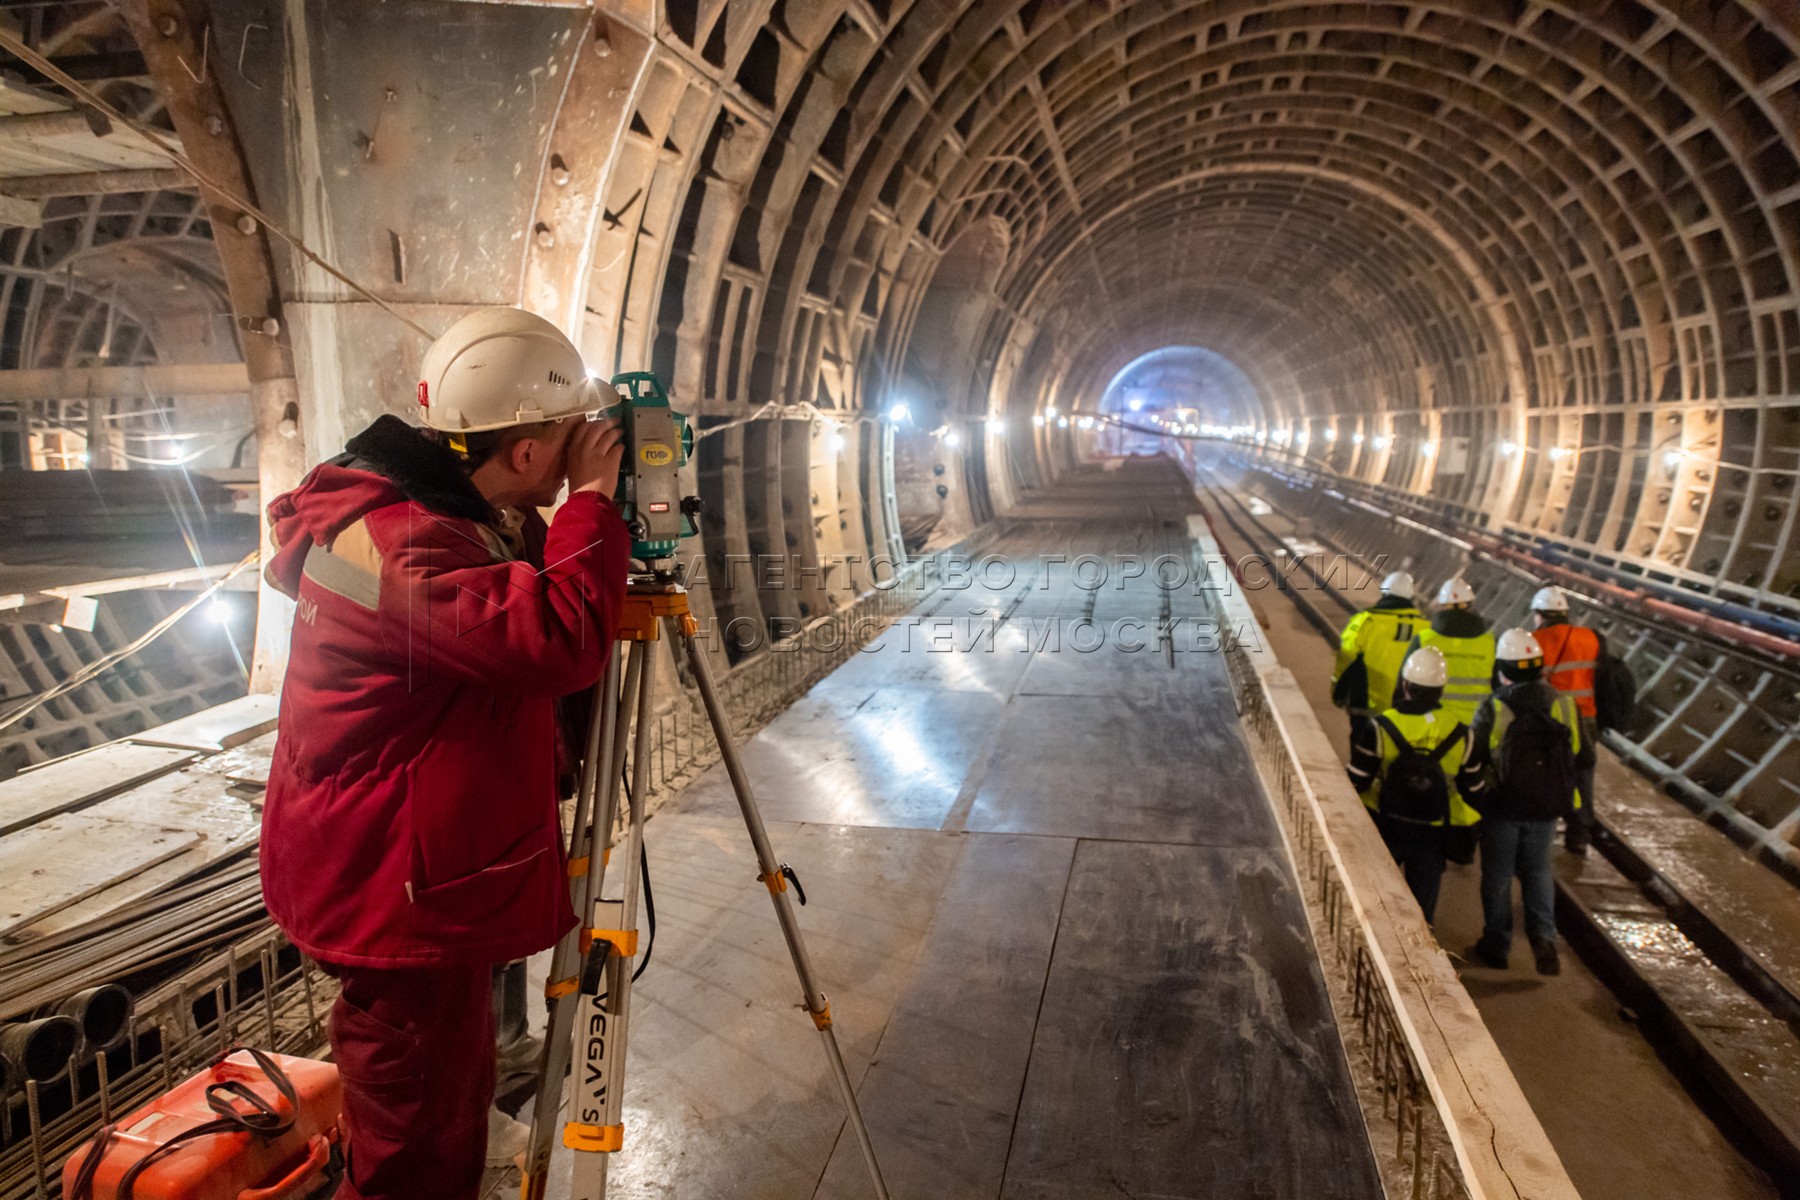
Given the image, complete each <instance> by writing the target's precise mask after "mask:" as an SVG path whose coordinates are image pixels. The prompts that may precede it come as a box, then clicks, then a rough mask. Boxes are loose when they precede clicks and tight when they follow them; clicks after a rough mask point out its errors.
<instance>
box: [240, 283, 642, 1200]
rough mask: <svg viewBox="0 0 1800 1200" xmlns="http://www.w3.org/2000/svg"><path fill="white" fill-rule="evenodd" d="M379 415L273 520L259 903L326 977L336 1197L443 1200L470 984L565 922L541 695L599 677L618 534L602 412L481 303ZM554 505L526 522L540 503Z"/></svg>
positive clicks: (467, 1149) (466, 1078) (486, 1087)
mask: <svg viewBox="0 0 1800 1200" xmlns="http://www.w3.org/2000/svg"><path fill="white" fill-rule="evenodd" d="M421 373H422V375H423V377H424V378H423V380H422V382H421V383H420V384H419V392H418V398H419V403H420V404H421V405H422V406H423V410H424V411H423V414H422V415H423V420H424V425H425V428H423V429H420V428H418V427H415V426H412V425H409V424H407V423H406V422H404V421H402V420H400V419H399V418H398V417H394V416H383V417H381V418H379V419H378V420H376V422H375V423H374V424H373V425H371V426H369V427H368V428H367V429H366V430H364V431H363V432H362V433H359V434H358V435H357V436H356V437H354V438H352V439H351V440H350V443H349V444H348V446H347V447H346V448H345V452H344V454H342V455H341V456H339V457H338V458H335V459H332V460H331V461H330V462H327V463H324V464H322V465H321V466H319V467H317V468H316V469H315V470H313V472H312V473H311V474H310V475H308V476H307V477H306V479H305V480H304V481H303V482H302V483H301V484H300V486H299V487H297V488H295V489H294V490H293V491H291V492H288V493H287V494H286V495H283V496H279V497H277V498H276V499H275V501H274V503H272V504H271V505H270V506H269V518H270V522H271V526H272V530H271V533H272V537H273V540H274V542H275V545H276V549H275V552H274V556H273V558H272V560H271V562H270V563H269V566H268V571H267V574H268V579H269V582H270V583H271V584H272V585H273V586H275V587H276V588H279V589H280V590H281V591H283V592H285V593H286V594H287V595H288V596H290V597H292V598H293V599H294V601H295V604H296V610H295V617H294V626H293V640H292V650H291V655H290V659H289V664H288V670H287V677H286V681H285V683H284V686H283V688H282V696H281V721H280V737H279V740H278V741H277V743H276V747H275V761H274V765H273V768H272V769H271V771H270V775H269V788H268V795H267V802H266V807H265V808H264V811H263V836H262V878H263V895H264V897H265V899H266V901H267V903H268V908H269V913H270V915H271V916H273V917H274V918H275V921H276V923H277V924H279V925H280V926H281V928H282V930H283V931H284V932H286V934H287V935H288V937H289V938H290V939H292V941H293V943H294V945H296V946H298V947H299V948H300V949H301V950H303V951H305V952H306V953H307V954H308V955H310V956H312V957H313V958H314V959H316V960H318V961H319V963H320V965H321V966H322V967H323V968H324V969H325V970H326V971H328V972H329V973H331V974H332V975H334V976H336V977H337V979H338V980H339V981H340V982H341V984H342V992H341V994H340V996H339V998H338V1000H337V1003H336V1005H335V1006H334V1007H333V1009H332V1012H331V1022H330V1031H329V1032H330V1037H331V1046H332V1050H333V1053H334V1055H335V1057H336V1060H337V1063H338V1066H339V1069H340V1071H341V1074H342V1078H343V1085H344V1118H345V1124H346V1127H347V1133H348V1142H347V1145H348V1158H349V1172H348V1177H347V1179H346V1181H345V1184H344V1186H343V1189H342V1190H341V1191H340V1192H339V1193H338V1194H339V1197H340V1200H358V1198H361V1200H377V1198H380V1200H401V1198H405V1200H414V1198H416V1200H461V1198H464V1197H468V1198H471V1200H472V1198H473V1197H474V1196H475V1195H476V1194H477V1190H478V1188H479V1186H480V1182H481V1174H482V1168H483V1161H484V1157H485V1155H484V1150H485V1142H486V1135H487V1130H486V1125H487V1115H488V1108H489V1106H490V1104H491V1103H492V1100H493V1091H494V1034H493V1017H492V1008H491V1002H490V995H491V991H490V988H491V985H490V972H491V970H492V968H493V967H494V966H495V964H498V963H503V962H507V961H509V960H512V959H518V958H523V957H525V956H526V955H528V954H532V953H535V952H536V951H539V950H542V949H544V948H545V947H547V946H550V945H551V944H553V943H554V942H555V941H556V939H557V938H558V937H560V936H561V935H562V934H563V933H564V932H565V931H566V930H568V929H569V928H571V927H572V926H573V925H574V923H575V914H574V912H573V911H572V909H571V907H570V904H569V894H568V879H567V876H566V873H565V871H566V868H565V865H564V862H563V849H562V837H561V831H560V826H559V821H558V812H557V804H558V789H557V777H558V773H559V763H558V755H559V750H560V748H559V735H558V725H557V716H556V704H557V700H558V698H559V697H562V696H566V695H569V694H571V693H575V692H579V691H581V690H583V689H585V688H588V687H591V686H592V685H593V684H594V682H595V681H596V680H597V679H599V677H600V673H601V668H602V667H603V666H604V664H605V662H606V656H607V654H608V653H609V652H610V651H611V648H612V643H613V638H614V635H615V633H616V628H617V620H618V612H619V607H620V604H621V602H622V598H623V593H624V588H625V577H626V574H627V571H628V568H629V556H630V546H631V537H630V535H629V534H628V533H627V532H626V529H625V525H624V523H623V521H621V519H620V517H619V514H618V511H617V509H615V508H614V507H613V503H612V499H611V497H612V494H613V491H614V488H615V485H616V481H617V478H618V472H619V459H620V454H621V446H620V433H619V431H618V429H617V428H616V427H615V426H614V425H613V424H612V423H610V422H597V421H589V420H586V419H584V414H587V413H591V412H594V411H596V410H597V409H598V407H599V406H600V404H601V403H602V402H603V401H604V402H608V403H610V402H612V400H613V397H612V395H611V394H610V393H609V392H603V391H600V390H598V389H596V388H595V387H594V385H593V384H592V382H591V381H590V380H589V378H588V375H587V371H586V368H585V366H584V365H583V363H582V361H581V356H580V354H579V353H578V352H577V351H576V349H575V347H574V346H573V345H572V344H571V343H570V342H569V340H568V338H566V337H565V336H563V334H562V332H561V331H560V330H558V329H557V328H556V327H555V326H553V325H551V324H550V323H549V322H548V321H544V320H542V319H541V318H539V317H536V316H533V315H532V314H530V313H526V312H523V311H521V310H517V309H506V308H497V309H483V310H480V311H478V312H476V313H473V314H471V315H469V316H467V317H464V318H463V319H462V320H460V321H458V322H457V323H456V324H455V325H453V326H452V327H451V328H450V329H449V331H448V332H446V333H445V334H444V335H443V337H441V338H439V339H438V340H437V341H436V342H435V343H433V345H432V347H431V349H430V350H429V351H428V352H427V353H426V355H425V360H424V363H423V369H422V372H421ZM565 481H566V482H567V484H568V486H569V489H570V495H569V497H568V499H567V501H565V502H564V503H563V505H562V507H561V508H560V509H558V510H557V512H556V516H555V519H554V521H553V522H552V523H550V524H549V525H548V526H546V525H545V523H544V521H543V519H542V518H541V517H539V515H538V512H537V510H538V508H539V507H542V506H546V505H550V504H553V503H554V502H555V500H556V497H557V496H558V494H559V493H560V492H561V490H562V487H563V485H564V482H565Z"/></svg>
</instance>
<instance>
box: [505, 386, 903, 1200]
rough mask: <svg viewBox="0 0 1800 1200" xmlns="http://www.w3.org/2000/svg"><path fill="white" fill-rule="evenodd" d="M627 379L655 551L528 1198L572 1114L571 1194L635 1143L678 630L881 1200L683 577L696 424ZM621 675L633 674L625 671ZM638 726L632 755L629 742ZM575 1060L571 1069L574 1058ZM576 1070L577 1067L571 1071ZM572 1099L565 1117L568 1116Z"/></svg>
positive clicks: (560, 962) (584, 827)
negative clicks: (650, 912)
mask: <svg viewBox="0 0 1800 1200" xmlns="http://www.w3.org/2000/svg"><path fill="white" fill-rule="evenodd" d="M612 385H613V387H614V388H616V389H621V392H622V394H621V397H620V403H619V404H618V405H617V406H616V407H609V408H606V409H603V410H601V411H599V412H597V413H595V414H593V416H591V417H590V418H589V419H590V420H598V419H603V418H608V417H614V416H616V417H617V418H618V419H619V421H620V423H621V425H622V426H623V432H624V435H625V436H624V445H625V452H624V459H623V466H622V467H621V469H620V477H619V489H618V492H617V495H616V497H615V499H616V501H617V503H618V506H619V512H620V514H621V515H622V516H623V517H624V518H625V523H626V527H627V528H628V529H629V530H630V531H631V536H632V548H631V555H632V558H633V559H635V560H637V561H638V562H641V563H643V564H644V567H645V569H644V570H642V571H637V570H634V571H633V573H632V575H631V577H630V580H629V581H628V583H627V585H626V592H625V604H624V608H623V610H622V612H621V615H620V619H619V635H618V641H619V645H618V646H617V647H616V648H615V650H616V651H620V652H622V651H624V650H625V649H626V648H627V647H629V652H630V653H629V659H628V661H627V662H626V663H625V665H624V666H623V668H621V666H620V663H619V659H620V653H618V652H615V653H613V654H610V655H608V656H607V661H606V669H605V672H604V674H603V676H602V678H601V680H600V683H599V684H598V685H597V687H596V688H595V691H594V705H593V716H592V719H591V720H590V721H589V724H588V732H587V744H586V753H585V755H584V757H583V760H582V771H581V778H580V782H579V785H578V786H577V789H576V792H575V805H574V820H573V822H572V823H571V826H570V831H569V847H568V849H569V856H568V859H569V893H570V899H571V901H572V902H573V903H574V906H575V912H576V915H577V918H578V924H577V927H576V928H575V929H573V930H571V931H570V932H569V933H568V934H566V935H565V936H564V937H563V938H562V940H561V941H559V942H558V943H557V944H556V948H555V950H554V951H552V955H551V962H550V978H549V980H548V982H547V983H546V984H545V987H544V996H545V998H546V1001H547V1002H548V1005H549V1010H550V1011H549V1025H548V1027H547V1028H546V1029H545V1031H544V1051H543V1058H542V1059H541V1061H540V1064H539V1070H538V1084H537V1093H536V1095H535V1096H534V1097H533V1099H532V1109H531V1142H530V1144H529V1146H528V1148H527V1149H526V1151H525V1170H524V1181H523V1184H522V1185H521V1189H520V1194H521V1196H522V1197H523V1200H543V1197H544V1195H545V1191H546V1188H547V1185H548V1182H549V1174H550V1159H551V1152H552V1142H551V1134H552V1130H553V1126H554V1125H555V1124H556V1122H557V1121H558V1120H559V1119H561V1120H562V1143H563V1145H565V1146H567V1147H568V1148H569V1149H571V1150H573V1151H575V1165H574V1172H573V1186H572V1187H571V1189H570V1193H569V1194H570V1197H571V1198H572V1200H601V1198H602V1197H604V1196H605V1195H606V1173H607V1166H608V1163H609V1161H610V1158H611V1155H612V1154H613V1153H615V1152H617V1151H618V1150H619V1149H620V1147H621V1146H623V1144H624V1138H625V1124H624V1098H625V1052H626V1044H627V1031H628V1029H629V1026H630V1019H631V984H632V969H633V965H634V964H635V963H636V962H637V955H638V915H637V914H638V897H639V894H640V889H641V887H642V885H643V872H642V864H643V861H644V857H643V845H644V792H645V789H646V787H647V786H648V782H649V774H648V767H649V749H650V745H649V742H650V727H651V725H652V724H653V723H654V717H655V700H656V696H655V686H656V664H655V663H654V662H653V661H652V655H653V653H654V651H655V644H656V642H657V641H658V640H659V638H660V637H661V631H662V630H663V629H664V628H667V630H668V631H669V634H670V636H671V637H672V638H673V639H674V640H676V641H678V642H679V643H680V645H681V648H682V650H683V652H684V653H685V654H686V657H687V664H688V668H689V670H690V671H691V672H692V673H693V677H694V682H695V684H696V686H697V687H698V689H699V692H700V701H701V703H702V705H703V706H704V707H705V709H706V716H707V720H708V721H709V723H710V724H711V725H712V731H713V737H714V738H715V739H716V740H717V741H718V745H719V756H720V758H721V759H722V760H723V762H724V764H725V770H726V772H727V773H728V774H729V775H730V776H731V786H732V790H733V791H734V792H735V793H736V794H737V802H738V808H739V810H740V811H741V812H742V814H743V817H744V825H745V827H746V828H747V829H748V830H749V833H750V842H751V845H752V846H753V847H754V848H755V851H756V862H757V869H758V872H759V873H758V875H757V878H758V879H759V880H761V882H762V883H763V885H764V886H765V887H767V888H768V891H769V898H770V899H771V900H772V901H773V902H774V904H775V917H776V920H778V921H779V922H780V923H781V933H782V936H783V937H784V938H785V939H786V940H787V947H788V954H789V956H790V957H792V959H793V962H794V973H795V974H796V975H797V976H799V980H800V987H801V991H802V993H803V996H804V1001H805V1007H806V1011H807V1013H808V1014H809V1015H810V1016H811V1017H812V1021H813V1024H814V1025H815V1026H816V1027H817V1028H818V1030H819V1034H820V1037H821V1039H822V1041H823V1044H824V1047H825V1057H826V1058H827V1059H828V1060H829V1061H830V1063H831V1070H832V1074H833V1075H834V1076H835V1077H836V1079H837V1085H838V1091H839V1092H840V1093H841V1094H842V1096H843V1100H844V1110H845V1113H846V1115H847V1117H848V1118H849V1122H850V1128H851V1129H852V1130H853V1131H854V1132H855V1134H856V1140H857V1143H858V1144H859V1145H860V1146H861V1148H862V1153H863V1161H864V1162H865V1164H867V1166H868V1169H869V1178H870V1181H871V1182H872V1183H873V1184H874V1194H875V1196H876V1197H878V1200H887V1197H888V1191H887V1185H886V1184H885V1183H884V1182H883V1180H882V1177H881V1167H880V1166H879V1165H878V1164H877V1162H876V1161H875V1149H874V1146H873V1145H872V1144H871V1143H870V1141H869V1130H868V1126H867V1125H865V1124H864V1123H863V1118H862V1110H861V1109H860V1108H858V1106H857V1103H856V1091H855V1089H854V1088H853V1087H852V1085H851V1083H850V1073H849V1071H848V1070H846V1069H845V1067H844V1056H843V1054H842V1053H841V1052H840V1051H839V1049H838V1044H837V1035H836V1034H834V1033H833V1032H832V1028H831V1006H830V1005H829V1004H828V1003H827V1002H826V999H825V994H824V993H823V992H821V991H820V990H819V985H818V983H817V981H816V978H815V976H814V974H813V967H812V959H811V957H810V956H809V955H808V954H807V950H806V943H805V942H804V941H803V940H802V939H801V936H800V925H799V921H798V919H797V918H796V916H795V913H794V908H793V904H792V903H791V902H790V900H789V885H790V884H791V885H792V890H793V892H794V894H795V895H797V896H798V897H799V898H800V903H802V904H805V903H806V893H805V892H803V891H801V889H800V881H799V879H798V878H797V877H796V876H795V874H794V871H793V868H791V867H789V866H788V865H787V864H786V863H783V862H780V861H778V860H777V859H776V857H775V851H774V848H773V847H772V846H771V845H770V844H769V834H768V830H767V829H765V828H764V827H763V821H762V814H761V813H760V812H759V811H758V810H757V807H756V798H755V795H754V794H753V793H752V791H751V789H750V779H749V776H747V775H746V774H745V773H744V765H743V762H742V761H741V760H740V759H739V758H738V751H737V744H736V742H735V741H734V740H733V739H732V735H731V723H730V721H729V719H728V718H727V716H726V714H725V710H724V707H723V706H722V705H721V703H720V701H719V696H718V692H717V690H716V689H715V688H714V687H713V678H712V670H711V667H710V665H709V664H708V662H707V658H706V651H705V649H704V648H703V647H702V646H701V645H700V642H699V640H698V639H697V637H696V636H695V635H696V633H697V632H698V625H697V623H696V622H695V620H694V617H693V614H692V612H691V611H690V610H689V608H688V593H687V589H686V588H685V587H683V586H682V583H681V575H680V571H679V569H678V568H677V567H676V566H675V564H674V555H675V551H676V550H677V549H678V548H679V546H680V543H681V539H682V538H686V537H692V536H693V535H694V533H695V532H696V529H695V526H694V521H693V518H694V515H695V514H696V513H698V512H699V509H700V505H699V500H698V498H697V497H685V498H684V497H683V496H682V495H681V480H680V470H681V467H682V465H683V464H684V463H686V462H687V460H688V457H689V455H690V454H691V453H692V452H693V444H694V434H693V429H692V428H691V427H690V426H689V424H688V422H687V418H686V417H685V416H683V415H682V414H680V413H677V412H675V411H673V410H672V409H671V408H670V407H669V400H668V396H667V395H666V394H665V393H664V391H663V388H662V384H661V383H660V382H659V381H658V380H657V378H656V376H655V375H652V374H650V373H648V372H633V373H630V374H626V375H619V376H616V377H615V378H614V379H613V380H612ZM621 677H622V683H621ZM627 737H629V738H630V739H631V752H630V755H629V758H627V756H626V753H625V749H626V748H625V742H626V739H627ZM627 761H629V763H630V770H631V789H630V791H629V793H628V794H627V796H626V812H625V834H624V842H625V844H624V852H625V853H624V858H623V860H622V861H621V863H620V867H619V870H620V873H621V874H622V875H623V877H624V878H623V881H622V887H621V888H620V895H619V896H618V898H616V899H608V898H605V897H603V896H602V895H601V892H602V890H603V886H604V884H605V883H606V868H607V866H608V863H609V860H610V858H611V844H612V843H611V839H612V831H613V826H614V824H615V822H616V821H617V819H618V815H619V787H620V784H621V782H622V779H623V775H624V770H623V768H624V766H625V764H626V763H627ZM571 1064H572V1065H573V1069H572V1070H571ZM565 1075H566V1076H567V1080H566V1083H565V1079H564V1077H565ZM565 1098H566V1099H567V1107H568V1111H567V1114H566V1116H565V1115H563V1114H562V1113H561V1111H560V1110H561V1107H562V1102H563V1101H564V1099H565Z"/></svg>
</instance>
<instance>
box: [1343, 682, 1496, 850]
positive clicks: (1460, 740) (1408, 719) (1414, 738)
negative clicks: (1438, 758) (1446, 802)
mask: <svg viewBox="0 0 1800 1200" xmlns="http://www.w3.org/2000/svg"><path fill="white" fill-rule="evenodd" d="M1381 715H1382V716H1384V717H1386V718H1387V719H1388V720H1389V721H1391V722H1393V725H1394V728H1395V729H1397V730H1399V731H1400V736H1401V737H1403V738H1405V739H1406V744H1407V745H1409V746H1411V747H1412V748H1413V749H1414V750H1417V751H1418V752H1419V753H1420V754H1429V753H1431V752H1432V751H1433V750H1436V749H1437V748H1438V747H1439V746H1440V745H1442V744H1443V741H1444V739H1445V738H1447V737H1449V736H1451V734H1455V735H1456V740H1457V745H1456V748H1455V749H1454V750H1446V751H1445V752H1444V758H1443V764H1442V765H1443V768H1444V782H1445V783H1446V784H1447V785H1448V787H1449V789H1450V824H1452V825H1473V824H1475V823H1476V822H1477V821H1479V820H1481V814H1480V813H1478V812H1476V811H1475V810H1474V809H1472V808H1470V807H1469V806H1468V805H1467V804H1464V803H1463V799H1462V796H1461V794H1460V793H1458V792H1457V790H1456V772H1457V770H1458V769H1459V768H1461V766H1462V761H1463V755H1464V753H1466V751H1467V748H1468V738H1467V736H1466V735H1467V733H1468V726H1467V725H1466V724H1465V723H1463V722H1462V721H1460V720H1459V719H1458V718H1456V717H1454V716H1452V715H1450V714H1449V713H1448V712H1446V711H1445V710H1444V708H1443V706H1442V705H1440V706H1439V707H1437V708H1434V709H1432V710H1431V711H1430V712H1428V713H1403V712H1401V711H1400V710H1399V709H1397V708H1390V709H1388V710H1387V711H1386V712H1384V713H1382V714H1381ZM1458 726H1461V728H1458ZM1376 732H1377V734H1378V736H1379V737H1380V738H1381V770H1380V771H1378V772H1377V773H1376V775H1375V778H1374V779H1373V780H1372V781H1370V783H1369V787H1368V790H1366V791H1365V792H1363V793H1362V802H1363V804H1364V805H1366V806H1367V807H1368V808H1369V809H1370V810H1371V811H1375V812H1379V811H1380V808H1381V805H1380V796H1381V781H1382V780H1383V779H1385V778H1387V769H1388V765H1389V764H1390V763H1392V762H1393V761H1394V760H1395V759H1397V758H1399V757H1400V747H1399V746H1398V745H1397V744H1396V743H1395V741H1394V739H1393V738H1391V737H1389V736H1388V731H1387V730H1386V729H1383V728H1381V727H1380V726H1379V725H1377V726H1376ZM1432 824H1434V825H1441V824H1443V822H1441V821H1434V822H1432Z"/></svg>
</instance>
